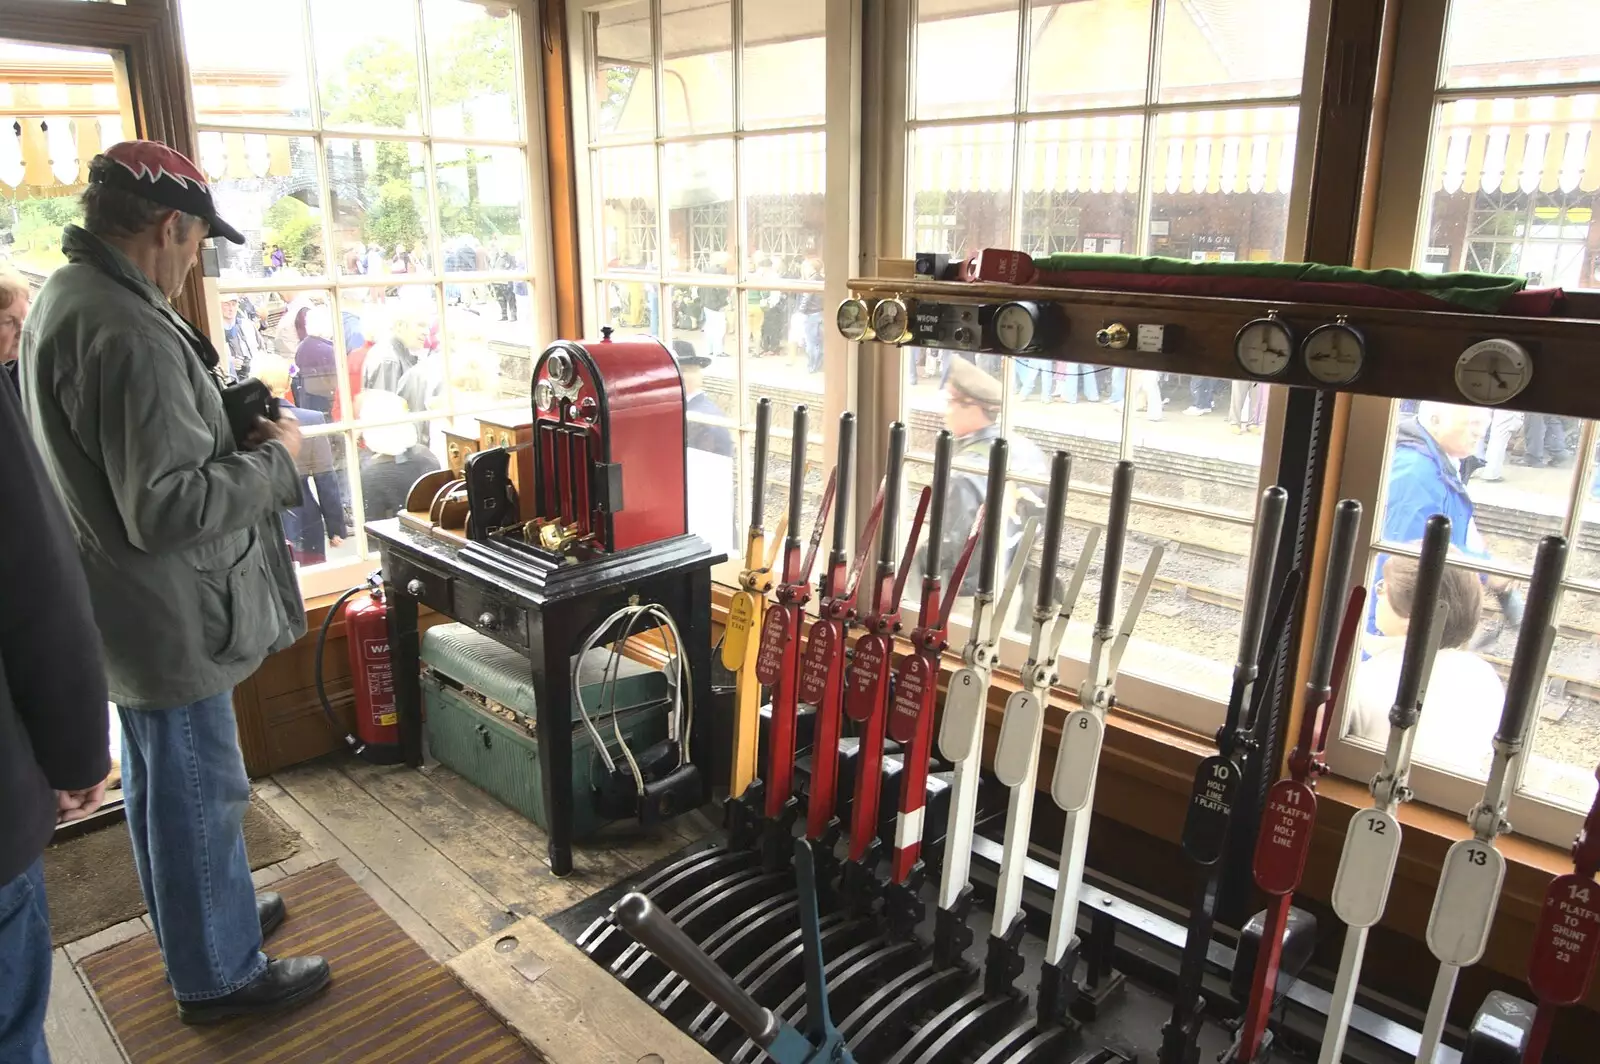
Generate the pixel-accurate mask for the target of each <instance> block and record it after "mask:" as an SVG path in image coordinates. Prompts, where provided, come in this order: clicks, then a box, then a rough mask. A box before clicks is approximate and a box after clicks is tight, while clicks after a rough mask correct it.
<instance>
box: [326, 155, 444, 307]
mask: <svg viewBox="0 0 1600 1064" xmlns="http://www.w3.org/2000/svg"><path fill="white" fill-rule="evenodd" d="M326 145H327V149H326V150H327V156H328V180H329V182H330V183H331V184H332V188H331V189H330V192H331V195H332V199H333V238H334V242H335V244H336V246H337V249H338V252H337V254H338V260H339V275H340V276H341V277H354V276H379V277H382V276H386V275H388V274H391V273H396V272H418V273H422V272H426V270H425V269H416V267H417V266H418V265H419V263H418V262H417V260H418V258H419V257H420V258H421V259H422V260H423V263H426V260H427V256H428V250H427V249H428V248H429V247H431V246H432V230H431V227H430V225H429V222H428V215H429V212H428V186H427V168H426V166H425V165H424V163H423V153H422V145H420V144H413V143H409V142H405V141H393V140H336V139H329V140H328V141H326Z"/></svg>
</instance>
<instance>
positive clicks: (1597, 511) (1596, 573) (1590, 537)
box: [1567, 433, 1600, 583]
mask: <svg viewBox="0 0 1600 1064" xmlns="http://www.w3.org/2000/svg"><path fill="white" fill-rule="evenodd" d="M1590 447H1591V448H1593V450H1592V451H1591V453H1590V461H1591V463H1592V464H1591V466H1590V468H1589V472H1588V479H1587V480H1586V481H1585V485H1586V489H1587V490H1585V491H1584V493H1583V495H1582V497H1581V499H1580V500H1579V503H1578V521H1579V523H1578V528H1577V534H1576V536H1575V539H1574V542H1573V544H1572V551H1571V553H1570V554H1568V555H1567V577H1568V578H1569V579H1578V580H1588V581H1591V582H1594V583H1600V461H1597V460H1596V457H1595V456H1596V454H1600V433H1596V434H1595V436H1594V438H1592V439H1591V443H1590Z"/></svg>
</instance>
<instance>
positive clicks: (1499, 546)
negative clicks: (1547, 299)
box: [1379, 402, 1579, 572]
mask: <svg viewBox="0 0 1600 1064" xmlns="http://www.w3.org/2000/svg"><path fill="white" fill-rule="evenodd" d="M1578 430H1579V422H1578V420H1577V419H1576V418H1567V417H1556V416H1554V415H1548V414H1523V413H1520V412H1518V411H1514V410H1490V409H1488V408H1486V407H1479V406H1453V405H1450V404H1448V403H1431V402H1430V403H1421V404H1415V405H1414V408H1413V404H1409V403H1401V404H1399V406H1398V408H1397V411H1396V414H1395V415H1394V417H1393V423H1392V427H1391V428H1390V434H1389V465H1388V470H1387V474H1386V476H1385V477H1384V500H1383V524H1382V526H1381V528H1380V529H1379V535H1380V536H1381V537H1382V539H1383V541H1385V542H1387V543H1394V544H1408V543H1413V544H1414V543H1416V542H1418V541H1420V540H1421V539H1422V529H1423V526H1424V525H1425V524H1426V522H1427V520H1428V518H1429V516H1431V515H1432V514H1435V513H1442V514H1444V515H1445V516H1447V517H1449V518H1450V520H1451V528H1450V540H1451V543H1453V544H1454V545H1455V547H1456V549H1457V550H1460V551H1461V552H1462V553H1463V554H1465V555H1466V556H1468V557H1470V558H1477V559H1482V560H1492V561H1493V562H1494V563H1495V564H1497V565H1502V566H1509V567H1511V568H1514V569H1518V570H1521V571H1524V572H1527V571H1529V570H1530V567H1531V566H1532V564H1533V553H1534V548H1535V546H1536V545H1537V543H1538V538H1539V536H1541V535H1548V534H1552V533H1557V532H1560V531H1561V529H1562V526H1563V522H1564V520H1565V518H1566V512H1567V502H1568V499H1569V498H1570V496H1571V492H1572V478H1573V476H1574V468H1573V467H1574V466H1575V464H1576V463H1575V460H1574V455H1575V449H1576V446H1577V440H1578Z"/></svg>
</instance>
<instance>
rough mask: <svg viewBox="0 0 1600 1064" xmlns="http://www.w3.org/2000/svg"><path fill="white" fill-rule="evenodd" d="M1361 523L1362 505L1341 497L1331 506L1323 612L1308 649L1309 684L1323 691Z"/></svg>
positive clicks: (1342, 616) (1342, 610) (1330, 673)
mask: <svg viewBox="0 0 1600 1064" xmlns="http://www.w3.org/2000/svg"><path fill="white" fill-rule="evenodd" d="M1360 524H1361V504H1360V503H1359V502H1357V501H1356V500H1354V499H1340V500H1339V505H1338V506H1335V507H1334V509H1333V534H1332V536H1331V537H1330V539H1329V540H1328V575H1327V577H1326V578H1325V579H1324V581H1323V584H1322V614H1321V616H1320V617H1319V618H1318V620H1317V636H1316V642H1315V643H1314V644H1313V646H1312V650H1311V677H1310V681H1309V683H1308V686H1309V687H1311V688H1312V689H1313V690H1316V691H1325V690H1327V689H1328V685H1329V683H1330V682H1331V680H1332V676H1333V652H1334V648H1335V645H1336V644H1337V643H1338V642H1339V627H1340V622H1341V621H1342V620H1343V619H1344V611H1345V590H1346V589H1347V588H1348V587H1349V586H1350V570H1351V567H1352V566H1353V564H1354V562H1355V557H1356V530H1357V528H1358V527H1359V526H1360Z"/></svg>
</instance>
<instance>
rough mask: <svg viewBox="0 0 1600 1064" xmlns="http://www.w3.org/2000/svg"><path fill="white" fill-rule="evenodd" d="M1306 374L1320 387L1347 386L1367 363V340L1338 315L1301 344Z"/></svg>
mask: <svg viewBox="0 0 1600 1064" xmlns="http://www.w3.org/2000/svg"><path fill="white" fill-rule="evenodd" d="M1300 354H1301V355H1302V356H1303V357H1304V359H1305V364H1306V372H1307V373H1309V374H1311V375H1312V376H1313V377H1315V378H1316V379H1317V380H1318V381H1320V382H1322V383H1323V384H1332V385H1340V384H1349V383H1350V382H1351V381H1353V380H1355V379H1356V378H1357V377H1359V376H1360V375H1361V370H1362V368H1363V367H1364V366H1365V365H1366V361H1367V338H1366V337H1365V336H1362V335H1361V330H1359V329H1357V328H1356V327H1355V326H1354V325H1351V324H1350V321H1349V319H1348V318H1346V317H1345V316H1344V315H1343V314H1341V315H1339V316H1338V317H1337V318H1335V319H1334V320H1333V321H1332V322H1330V323H1328V324H1327V325H1319V326H1317V327H1316V328H1315V329H1312V330H1311V332H1310V333H1308V334H1307V335H1306V339H1305V343H1303V344H1301V345H1300Z"/></svg>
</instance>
